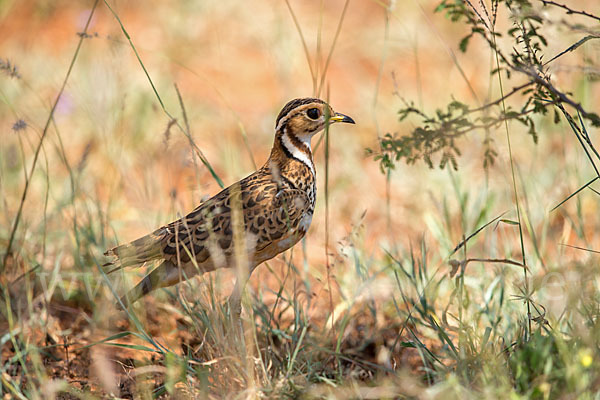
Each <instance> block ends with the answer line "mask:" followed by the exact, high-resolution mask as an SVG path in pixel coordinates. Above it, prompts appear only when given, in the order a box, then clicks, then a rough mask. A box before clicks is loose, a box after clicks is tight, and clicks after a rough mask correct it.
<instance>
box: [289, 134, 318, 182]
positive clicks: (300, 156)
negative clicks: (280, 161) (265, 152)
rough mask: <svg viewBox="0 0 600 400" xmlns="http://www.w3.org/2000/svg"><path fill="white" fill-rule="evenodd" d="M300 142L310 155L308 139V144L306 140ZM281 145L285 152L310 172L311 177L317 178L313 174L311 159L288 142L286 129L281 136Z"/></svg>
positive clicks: (313, 168) (313, 167)
mask: <svg viewBox="0 0 600 400" xmlns="http://www.w3.org/2000/svg"><path fill="white" fill-rule="evenodd" d="M301 142H302V144H303V145H304V146H306V147H307V149H308V152H309V153H310V152H311V148H310V139H309V141H308V142H307V141H306V140H301ZM281 143H282V144H283V146H284V147H285V148H286V149H287V151H289V152H290V154H291V155H292V157H294V158H295V159H296V160H298V161H301V162H303V163H304V164H305V165H306V166H307V167H308V168H309V169H310V172H312V174H313V176H317V175H316V174H315V166H314V165H313V163H312V161H311V159H310V158H309V157H308V155H307V154H306V153H305V152H303V151H302V150H300V149H299V148H298V147H296V146H294V144H293V143H292V141H291V140H290V137H289V136H288V133H287V129H286V130H284V131H283V135H281Z"/></svg>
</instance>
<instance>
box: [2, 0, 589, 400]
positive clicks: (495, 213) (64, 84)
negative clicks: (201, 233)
mask: <svg viewBox="0 0 600 400" xmlns="http://www.w3.org/2000/svg"><path fill="white" fill-rule="evenodd" d="M95 3H97V5H94V4H95ZM440 3H441V1H440V0H422V1H419V0H414V1H397V2H389V3H388V2H386V1H384V2H380V1H368V0H352V1H350V2H348V3H346V2H345V1H343V0H327V1H318V0H311V1H300V0H290V1H289V3H287V2H286V1H278V2H273V1H266V0H257V1H252V2H245V3H243V4H242V3H241V2H237V1H233V0H227V1H219V2H206V1H183V0H182V1H170V2H166V1H158V0H152V1H144V2H125V1H122V0H106V1H99V2H95V1H94V0H85V1H84V0H81V1H77V2H73V1H65V0H52V1H47V0H38V1H33V0H4V1H2V0H0V137H1V140H2V144H1V145H0V261H1V262H2V264H0V285H1V286H0V288H1V292H2V293H1V294H0V296H1V297H0V300H1V301H0V307H1V309H0V350H1V364H0V369H1V371H0V372H1V376H0V378H1V379H0V388H1V392H2V393H3V395H4V396H5V398H46V397H48V398H98V397H109V398H110V397H116V398H131V397H141V398H151V397H161V396H174V397H177V398H186V397H189V398H194V397H195V398H202V397H209V398H255V397H260V398H262V397H266V398H284V397H292V398H340V399H344V398H405V397H409V398H413V397H414V398H444V399H446V398H461V399H462V398H508V397H510V398H529V397H534V398H585V399H587V398H589V399H592V398H596V397H595V396H597V392H598V390H599V388H600V347H599V345H598V343H599V342H600V325H599V321H598V317H599V313H600V290H599V289H600V288H599V285H600V281H599V279H598V273H597V270H598V265H599V262H598V251H599V250H600V218H599V215H600V212H599V207H598V205H599V204H600V202H599V201H598V200H599V197H598V196H599V195H600V192H599V190H600V185H599V184H598V182H596V181H593V182H592V184H590V185H589V186H586V187H585V188H584V189H583V190H581V191H579V192H577V190H578V189H579V188H581V187H583V186H584V185H585V184H586V183H587V182H589V181H590V180H594V179H595V177H596V178H597V177H598V176H600V175H598V171H597V170H595V168H596V165H600V159H598V157H597V154H594V152H593V150H594V149H595V148H598V134H597V132H598V130H597V128H595V127H594V126H593V124H592V121H591V120H590V119H586V118H584V117H582V118H581V119H580V118H579V116H578V113H577V110H576V108H574V107H573V105H572V104H571V105H569V104H568V103H564V102H563V103H561V102H560V101H559V102H558V103H560V104H564V107H565V112H566V113H569V115H571V116H573V118H574V122H575V123H576V124H577V126H578V127H579V128H580V129H581V130H582V131H583V130H584V129H585V131H586V132H587V134H588V135H589V139H590V143H591V145H587V144H584V143H582V142H581V141H580V140H578V137H577V136H576V135H575V130H574V128H573V127H572V126H570V125H569V123H568V122H567V119H566V118H565V114H564V113H561V111H560V109H559V108H558V107H556V106H555V104H553V103H544V104H547V105H548V106H549V108H548V113H547V115H541V114H532V119H533V121H534V122H535V127H536V133H537V143H535V141H534V139H533V137H532V135H530V134H528V132H529V131H530V126H528V125H523V124H521V123H519V121H514V120H513V121H510V122H509V123H508V124H507V125H504V124H503V123H502V124H497V125H493V126H489V127H486V128H487V129H482V128H478V129H474V130H472V131H471V132H469V133H468V134H464V135H459V136H457V137H456V138H455V142H453V144H452V145H453V146H455V147H456V148H458V149H459V150H460V156H458V155H457V154H455V153H452V152H451V156H447V161H448V163H447V164H445V165H444V167H443V168H437V167H438V164H439V163H440V161H441V160H442V159H443V157H444V155H435V154H432V165H433V167H434V168H430V167H429V166H428V165H427V162H422V160H421V158H422V157H423V154H418V157H415V158H414V159H409V157H404V158H406V159H408V161H409V164H408V165H407V164H405V163H403V160H400V161H398V162H393V158H394V155H395V153H394V152H393V146H391V147H389V146H388V147H385V146H383V147H381V144H382V143H384V142H381V138H385V135H386V134H388V133H389V134H390V136H388V138H390V140H392V139H396V138H400V137H409V135H410V134H413V133H414V132H420V131H418V130H417V128H419V127H421V126H422V125H423V119H422V118H421V117H422V114H419V113H412V112H408V113H405V114H410V115H407V118H406V119H404V120H402V121H399V111H400V110H403V109H404V110H405V109H406V107H407V105H408V104H412V107H414V110H417V109H418V110H420V112H422V113H423V114H427V115H435V110H437V109H441V110H446V107H447V106H446V105H447V104H449V103H450V102H452V101H453V100H456V99H458V100H460V102H461V103H462V104H467V105H468V107H469V108H471V109H474V108H477V107H481V106H482V105H483V104H485V103H486V102H489V101H494V100H496V99H498V98H500V97H501V91H500V86H499V80H498V76H497V75H490V70H493V69H494V68H495V67H496V66H497V62H498V60H497V59H496V58H495V57H494V56H495V54H496V53H495V52H494V51H492V50H491V49H490V47H489V45H488V44H486V42H485V41H484V40H481V38H480V37H479V36H477V34H476V35H475V36H474V37H473V38H472V39H471V41H470V43H469V47H468V49H467V51H466V53H462V52H461V51H460V50H459V43H460V41H461V39H462V38H463V37H464V36H465V35H466V34H468V33H469V32H470V28H469V25H468V24H467V23H464V22H452V21H451V20H450V18H448V17H447V16H446V15H445V13H444V12H443V11H440V12H434V9H435V7H436V6H437V5H438V4H440ZM444 3H449V4H450V3H452V2H444ZM483 3H485V6H486V8H488V9H489V7H490V6H491V5H490V3H489V2H487V1H484V2H482V3H477V4H474V8H475V9H477V10H478V11H479V12H480V13H481V14H482V15H483V17H484V18H488V17H489V16H488V17H486V16H485V15H484V11H483V9H482V8H481V7H482V5H483ZM531 3H532V6H533V8H532V13H533V14H535V15H536V16H538V17H539V18H540V21H541V22H540V23H541V26H542V27H543V34H544V36H545V39H546V41H547V46H546V47H544V48H543V49H540V52H539V54H541V53H542V52H543V55H544V60H549V59H550V58H551V57H553V56H554V55H556V54H559V53H560V52H562V51H564V50H565V49H567V48H569V46H571V45H573V44H575V43H578V41H580V40H581V39H582V38H585V37H588V36H589V37H590V38H589V39H587V40H586V41H585V42H582V43H580V45H579V46H576V47H575V48H573V51H570V52H568V53H566V54H564V55H563V56H561V57H560V58H559V59H557V60H556V61H554V62H553V63H551V64H549V66H548V68H549V69H548V71H547V72H548V73H549V74H551V80H549V81H548V82H551V83H552V85H553V87H555V88H558V89H560V90H561V93H565V94H566V95H567V96H568V98H569V99H573V100H574V101H575V103H577V104H580V105H581V107H582V110H587V111H588V112H593V111H595V110H597V109H598V100H597V99H599V98H600V93H599V90H598V85H597V80H598V77H599V76H600V69H599V68H600V67H599V65H600V57H599V54H600V53H599V52H598V50H599V45H600V41H598V40H597V39H598V37H600V33H599V31H598V23H599V20H600V19H599V18H598V17H596V16H598V15H600V8H599V6H598V5H597V4H595V2H593V1H592V2H590V1H585V0H581V1H571V2H569V7H571V8H570V9H569V8H567V9H565V7H562V6H561V5H560V4H558V3H555V2H543V1H536V0H532V1H531ZM543 3H546V4H545V5H544V4H543ZM559 3H560V2H559ZM463 4H466V3H463ZM492 4H495V3H493V2H492ZM504 4H505V3H504V2H501V3H500V7H499V8H498V10H499V11H498V20H497V26H496V29H497V30H498V31H499V32H500V31H502V32H506V31H507V30H508V29H510V28H511V26H512V25H511V24H514V23H515V20H514V19H511V18H510V16H509V15H508V12H507V8H506V7H504ZM109 6H110V7H109ZM569 10H585V11H582V12H579V13H568V11H569ZM91 13H92V14H93V15H92V18H91V20H90V19H89V17H90V15H91ZM125 31H126V32H127V34H128V35H129V37H130V38H131V41H129V40H128V36H127V35H126V34H125ZM300 32H301V33H300ZM338 32H339V35H338ZM510 39H511V38H510V37H507V36H506V35H505V36H503V37H499V38H498V39H497V40H498V49H499V50H500V49H502V51H504V52H505V53H506V54H509V53H511V50H514V49H513V46H514V42H512V41H511V40H510ZM303 41H305V46H306V47H305V46H304V44H303ZM334 43H335V46H334V47H333V52H332V55H331V57H330V58H329V54H330V50H331V49H332V46H333V44H334ZM78 46H79V47H78ZM521 50H522V49H521ZM517 51H518V50H517ZM307 58H308V63H307ZM70 65H71V66H72V69H71V67H70ZM309 65H310V67H309ZM67 71H70V72H69V73H67ZM500 82H503V90H504V92H503V93H507V92H509V91H510V90H511V89H512V88H513V87H517V86H518V85H521V84H523V83H524V82H527V76H526V75H525V76H522V75H519V74H518V73H514V72H513V76H512V77H511V78H508V77H507V75H506V74H504V73H503V74H501V77H500ZM61 90H62V92H61ZM316 92H320V95H321V96H322V97H327V98H328V99H329V102H330V103H331V104H332V105H333V107H334V108H335V109H336V110H338V111H340V112H344V113H346V114H348V115H351V116H352V117H353V118H354V119H355V120H356V122H357V125H356V126H355V127H352V129H350V128H348V127H345V126H336V127H335V128H334V129H332V131H331V132H330V136H329V140H328V141H326V140H322V139H323V138H322V137H318V138H316V140H315V143H316V142H317V141H319V142H320V144H319V145H318V147H317V151H316V154H315V161H316V163H317V173H318V176H319V186H318V190H319V198H318V202H317V209H316V214H315V218H314V219H313V223H312V226H311V229H310V231H309V234H308V235H307V237H306V239H305V240H304V241H303V242H302V244H298V245H297V246H296V247H295V248H294V249H293V250H291V251H289V252H287V253H286V254H284V255H283V256H279V257H277V258H276V259H274V260H272V261H270V262H269V263H267V264H265V265H262V266H261V267H259V268H258V269H257V270H256V271H255V272H254V274H253V276H252V278H251V280H250V282H249V285H248V287H247V291H246V298H245V299H244V311H243V313H242V319H243V323H242V326H241V329H239V327H238V326H237V325H236V324H235V323H234V324H233V325H232V323H231V321H230V319H229V317H228V311H227V308H226V307H224V306H223V303H224V301H225V299H226V298H227V296H228V295H229V292H230V290H231V287H232V281H233V278H234V276H233V274H232V273H231V272H230V271H217V272H215V273H212V274H206V275H204V276H202V277H200V278H195V279H193V280H191V281H190V282H187V283H184V284H181V285H179V286H178V287H176V288H171V289H169V290H161V291H159V292H156V293H155V294H153V295H151V296H148V297H147V298H145V299H143V300H142V301H140V302H139V303H138V304H136V305H135V307H133V308H132V309H131V310H130V311H129V312H123V311H119V309H117V308H116V307H115V298H116V297H115V296H116V295H119V294H122V293H123V292H124V290H125V289H126V288H127V287H131V285H132V284H134V283H135V282H136V281H137V279H139V277H141V276H142V273H143V272H144V271H145V270H146V269H147V268H142V269H137V270H136V269H134V270H128V271H126V273H124V274H121V275H120V276H116V275H115V276H113V275H111V276H108V277H107V276H106V275H105V274H104V273H103V272H102V269H101V267H100V266H101V265H102V264H103V263H104V262H105V259H104V257H103V256H102V253H103V251H104V250H105V249H106V248H108V247H109V246H112V245H114V244H115V243H117V242H124V241H128V240H131V239H134V238H136V237H138V236H140V235H142V234H145V233H146V232H148V231H149V230H151V229H153V228H155V227H157V226H159V225H160V224H162V223H165V222H169V221H170V220H171V219H172V218H174V217H176V216H177V215H178V214H184V213H185V212H187V211H189V210H191V209H192V208H193V207H194V206H195V205H196V204H197V203H198V202H200V201H201V200H202V199H203V198H205V197H206V196H210V195H213V194H215V193H216V192H217V191H218V189H219V180H221V181H222V182H223V183H225V184H226V185H227V184H230V183H232V182H234V181H236V180H238V179H240V178H242V177H243V176H245V175H246V174H248V173H249V172H251V171H253V170H254V168H255V166H256V165H259V164H261V163H262V162H263V161H264V160H265V159H266V157H267V156H268V152H269V150H270V146H271V143H272V140H273V125H274V120H275V117H276V113H277V112H278V111H279V109H280V108H281V106H282V105H283V104H285V102H286V101H287V100H289V99H291V98H295V97H302V96H307V95H313V94H315V93H316ZM59 93H62V95H60V98H59V100H57V96H58V95H59ZM527 96H528V94H527V93H517V94H516V95H515V96H511V97H510V98H509V99H507V100H506V105H505V106H506V107H514V108H515V109H520V107H521V105H522V104H523V102H524V101H526V99H527ZM184 110H185V111H184ZM504 110H505V111H506V109H504ZM555 113H556V119H557V120H556V121H554V119H555V117H553V115H554V114H555ZM492 114H493V112H492ZM492 114H490V115H492ZM401 115H402V116H404V114H401ZM437 115H438V116H439V113H438V114H437ZM527 115H529V114H527ZM50 116H52V117H50ZM444 126H446V125H444ZM476 128H477V127H476ZM507 138H510V140H511V148H510V149H509V148H508V145H507ZM580 138H581V136H580ZM389 143H391V142H389ZM389 143H388V144H389ZM594 144H595V145H596V147H595V148H594ZM367 148H369V149H373V150H372V151H373V152H374V154H369V153H368V152H367V151H366V149H367ZM490 149H491V150H492V151H493V152H494V153H493V154H496V156H495V157H493V158H494V162H493V163H491V162H490V160H489V159H488V155H489V154H492V153H489V151H490ZM325 150H328V151H325ZM381 151H383V153H381ZM586 151H587V153H586ZM417 153H418V152H417ZM417 153H414V154H417ZM385 154H387V155H389V156H391V159H388V160H387V161H388V163H387V164H386V165H383V167H382V166H381V165H380V163H379V162H378V161H381V157H380V159H379V160H377V159H374V158H377V156H383V155H385ZM373 156H375V157H373ZM425 156H427V154H425ZM413 161H414V162H413ZM392 164H393V166H394V168H391V167H392ZM453 164H455V166H456V167H458V168H457V169H454V168H453ZM484 165H485V167H484ZM382 168H383V173H382ZM326 171H327V174H326ZM326 176H327V179H326ZM515 191H516V192H517V196H516V198H517V200H515ZM576 192H577V193H576ZM575 193H576V194H575ZM572 194H575V195H574V196H573V197H571V198H570V199H569V200H568V201H566V202H564V204H562V205H560V207H558V208H556V209H554V207H555V206H557V205H558V204H560V203H561V202H562V201H563V200H565V199H566V198H568V197H569V196H571V195H572ZM517 205H518V206H519V207H520V208H519V210H520V214H519V215H517V212H516V207H517ZM499 216H500V217H499ZM519 221H520V223H519ZM488 223H489V225H487V226H485V228H484V229H482V230H480V231H478V229H479V228H481V227H482V226H484V225H486V224H488ZM520 228H521V229H520ZM475 232H477V234H475V235H474V236H472V237H471V238H470V239H469V240H468V242H467V246H463V247H462V248H461V249H460V250H459V251H457V252H456V253H453V249H454V248H455V246H457V245H458V244H459V243H461V241H463V239H465V238H466V237H469V236H470V235H472V234H473V233H475ZM8 250H10V251H8ZM467 260H471V261H469V262H467ZM523 260H524V261H525V263H526V264H527V267H528V269H527V274H524V271H523V268H522V267H521V266H519V265H518V264H522V262H523ZM511 262H512V263H511ZM528 309H529V310H531V314H530V315H529V316H528V311H527V310H528Z"/></svg>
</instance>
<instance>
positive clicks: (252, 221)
mask: <svg viewBox="0 0 600 400" xmlns="http://www.w3.org/2000/svg"><path fill="white" fill-rule="evenodd" d="M240 206H241V210H242V214H241V215H242V216H243V219H244V235H245V236H246V239H247V238H248V237H249V236H252V238H253V240H251V241H247V243H249V242H250V245H251V246H252V247H253V248H254V250H255V252H260V251H262V250H263V249H265V248H266V247H267V246H269V245H270V244H273V243H274V242H278V241H280V240H284V239H286V238H288V237H290V236H291V235H292V234H294V232H295V231H296V229H297V228H298V226H299V223H300V220H301V219H302V217H303V216H304V215H305V214H306V212H307V211H308V210H309V209H310V203H309V199H308V197H307V195H306V193H305V192H303V191H302V190H299V189H293V188H279V187H278V186H277V184H276V183H275V182H273V181H272V180H271V179H270V177H269V176H267V175H258V174H256V173H255V174H252V175H250V176H248V177H247V178H245V179H243V180H242V181H240V182H238V183H236V184H233V185H232V186H230V187H228V188H226V189H224V190H222V191H221V192H220V193H218V194H217V195H215V196H214V197H212V198H211V199H209V200H207V201H205V202H204V203H202V204H200V205H199V206H198V207H196V209H194V210H193V211H192V212H190V213H189V214H188V215H186V216H185V217H183V218H180V219H178V220H176V221H173V222H171V223H170V224H167V225H165V226H162V227H160V228H158V229H156V230H155V231H154V232H152V233H151V234H149V235H146V236H144V237H142V238H140V239H137V240H135V241H133V242H131V243H128V244H125V245H121V246H118V247H115V248H114V249H111V250H109V251H108V252H107V253H105V254H107V255H116V256H117V257H118V259H119V260H120V265H121V267H126V266H132V265H138V264H142V263H144V262H146V261H151V260H154V259H159V258H162V259H165V260H167V261H171V262H173V263H174V264H176V265H179V264H180V263H189V262H190V261H191V259H195V260H196V262H197V264H198V265H200V264H202V263H204V262H206V261H207V260H208V259H209V258H210V257H211V256H214V255H215V250H216V252H217V253H218V252H219V251H220V252H221V253H222V255H224V256H225V259H227V258H228V257H229V256H231V254H232V253H233V245H232V243H233V241H234V239H233V238H234V227H233V225H234V224H233V223H232V219H233V220H235V217H234V215H235V211H233V210H234V209H240ZM240 221H241V220H240ZM302 234H304V232H302ZM247 246H248V245H247ZM248 250H251V249H248ZM109 264H115V262H112V263H109ZM209 264H210V263H209ZM217 264H218V263H217ZM219 266H220V265H216V264H215V263H212V264H210V266H208V265H207V267H206V268H208V269H214V268H217V267H219ZM115 269H118V267H117V268H115ZM208 269H207V270H208Z"/></svg>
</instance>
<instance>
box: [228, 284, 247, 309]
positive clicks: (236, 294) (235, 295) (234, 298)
mask: <svg viewBox="0 0 600 400" xmlns="http://www.w3.org/2000/svg"><path fill="white" fill-rule="evenodd" d="M240 278H241V277H239V276H238V277H237V278H236V280H235V286H234V287H233V290H232V291H231V295H229V310H230V313H231V315H232V316H235V318H237V319H239V318H240V315H241V313H242V291H243V290H244V287H245V286H246V281H247V279H240Z"/></svg>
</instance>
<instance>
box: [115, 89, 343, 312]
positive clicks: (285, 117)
mask: <svg viewBox="0 0 600 400" xmlns="http://www.w3.org/2000/svg"><path fill="white" fill-rule="evenodd" d="M334 122H346V123H352V124H353V123H354V121H353V120H352V118H350V117H348V116H346V115H344V114H340V113H336V112H334V111H333V109H332V108H331V107H330V106H329V105H328V104H327V103H325V102H324V101H323V100H320V99H314V98H303V99H296V100H292V101H290V102H289V103H287V104H286V105H285V107H283V109H282V110H281V112H280V113H279V116H278V117H277V121H276V123H275V141H274V143H273V149H272V150H271V155H270V156H269V159H268V160H267V162H266V163H265V164H264V165H263V166H262V167H261V168H260V169H258V170H257V171H256V172H254V173H252V174H251V175H249V176H247V177H246V178H244V179H242V180H241V181H239V182H236V183H234V184H233V185H231V186H229V187H228V188H226V189H224V190H222V191H221V192H220V193H219V194H217V195H216V196H214V197H212V198H211V199H209V200H207V201H205V202H203V203H202V204H200V205H199V206H198V207H196V209H194V210H193V211H192V212H191V213H189V214H188V215H186V216H185V217H183V218H181V219H178V220H177V221H174V222H171V223H170V224H168V225H165V226H163V227H160V228H158V229H157V230H155V231H154V232H152V233H150V234H148V235H146V236H144V237H141V238H139V239H137V240H134V241H133V242H131V243H128V244H123V245H120V246H117V247H115V248H113V249H110V250H108V251H107V252H106V253H105V255H111V256H115V259H114V260H113V261H112V262H109V263H108V264H106V265H114V267H113V269H112V271H115V270H117V269H120V268H122V267H129V266H137V265H141V264H143V263H144V262H147V261H151V260H162V263H161V264H160V265H159V266H158V267H156V268H155V269H154V270H153V271H152V272H151V273H150V274H148V275H147V276H146V277H144V278H143V279H142V280H141V281H140V283H138V284H137V286H135V287H134V288H133V289H132V290H130V291H129V293H128V294H127V295H126V296H124V297H123V299H122V301H123V304H125V305H127V304H130V303H133V302H134V301H136V300H138V299H139V298H140V297H142V296H144V295H145V294H147V293H149V292H151V291H153V290H155V289H158V288H161V287H166V286H171V285H174V284H176V283H178V282H180V281H181V280H182V279H189V278H190V277H192V276H194V275H196V274H198V273H204V272H207V271H212V270H214V269H216V268H223V267H236V266H238V265H239V264H240V260H242V262H243V263H244V264H245V265H244V267H245V268H247V269H246V273H245V278H242V279H240V278H239V277H238V280H237V282H236V286H235V288H234V292H233V295H232V298H233V299H234V300H235V301H236V302H237V304H238V307H239V295H240V292H241V288H242V287H243V285H244V284H245V281H246V278H247V277H248V276H249V275H250V274H251V273H252V271H253V270H254V268H256V266H258V265H259V264H260V263H262V262H263V261H266V260H269V259H271V258H273V257H275V256H276V255H277V254H279V253H281V252H283V251H285V250H287V249H289V248H290V247H292V246H293V245H294V244H296V243H297V242H298V241H299V240H300V239H301V238H302V237H303V236H304V235H305V234H306V231H307V230H308V227H309V226H310V222H311V220H312V216H313V211H314V208H315V200H316V174H315V166H314V163H313V156H312V150H311V143H310V141H311V138H312V137H313V136H314V135H315V134H316V133H318V132H320V131H321V130H323V129H324V128H325V126H326V125H327V124H331V123H334ZM239 249H241V250H242V251H237V250H239ZM112 271H109V272H112Z"/></svg>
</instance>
